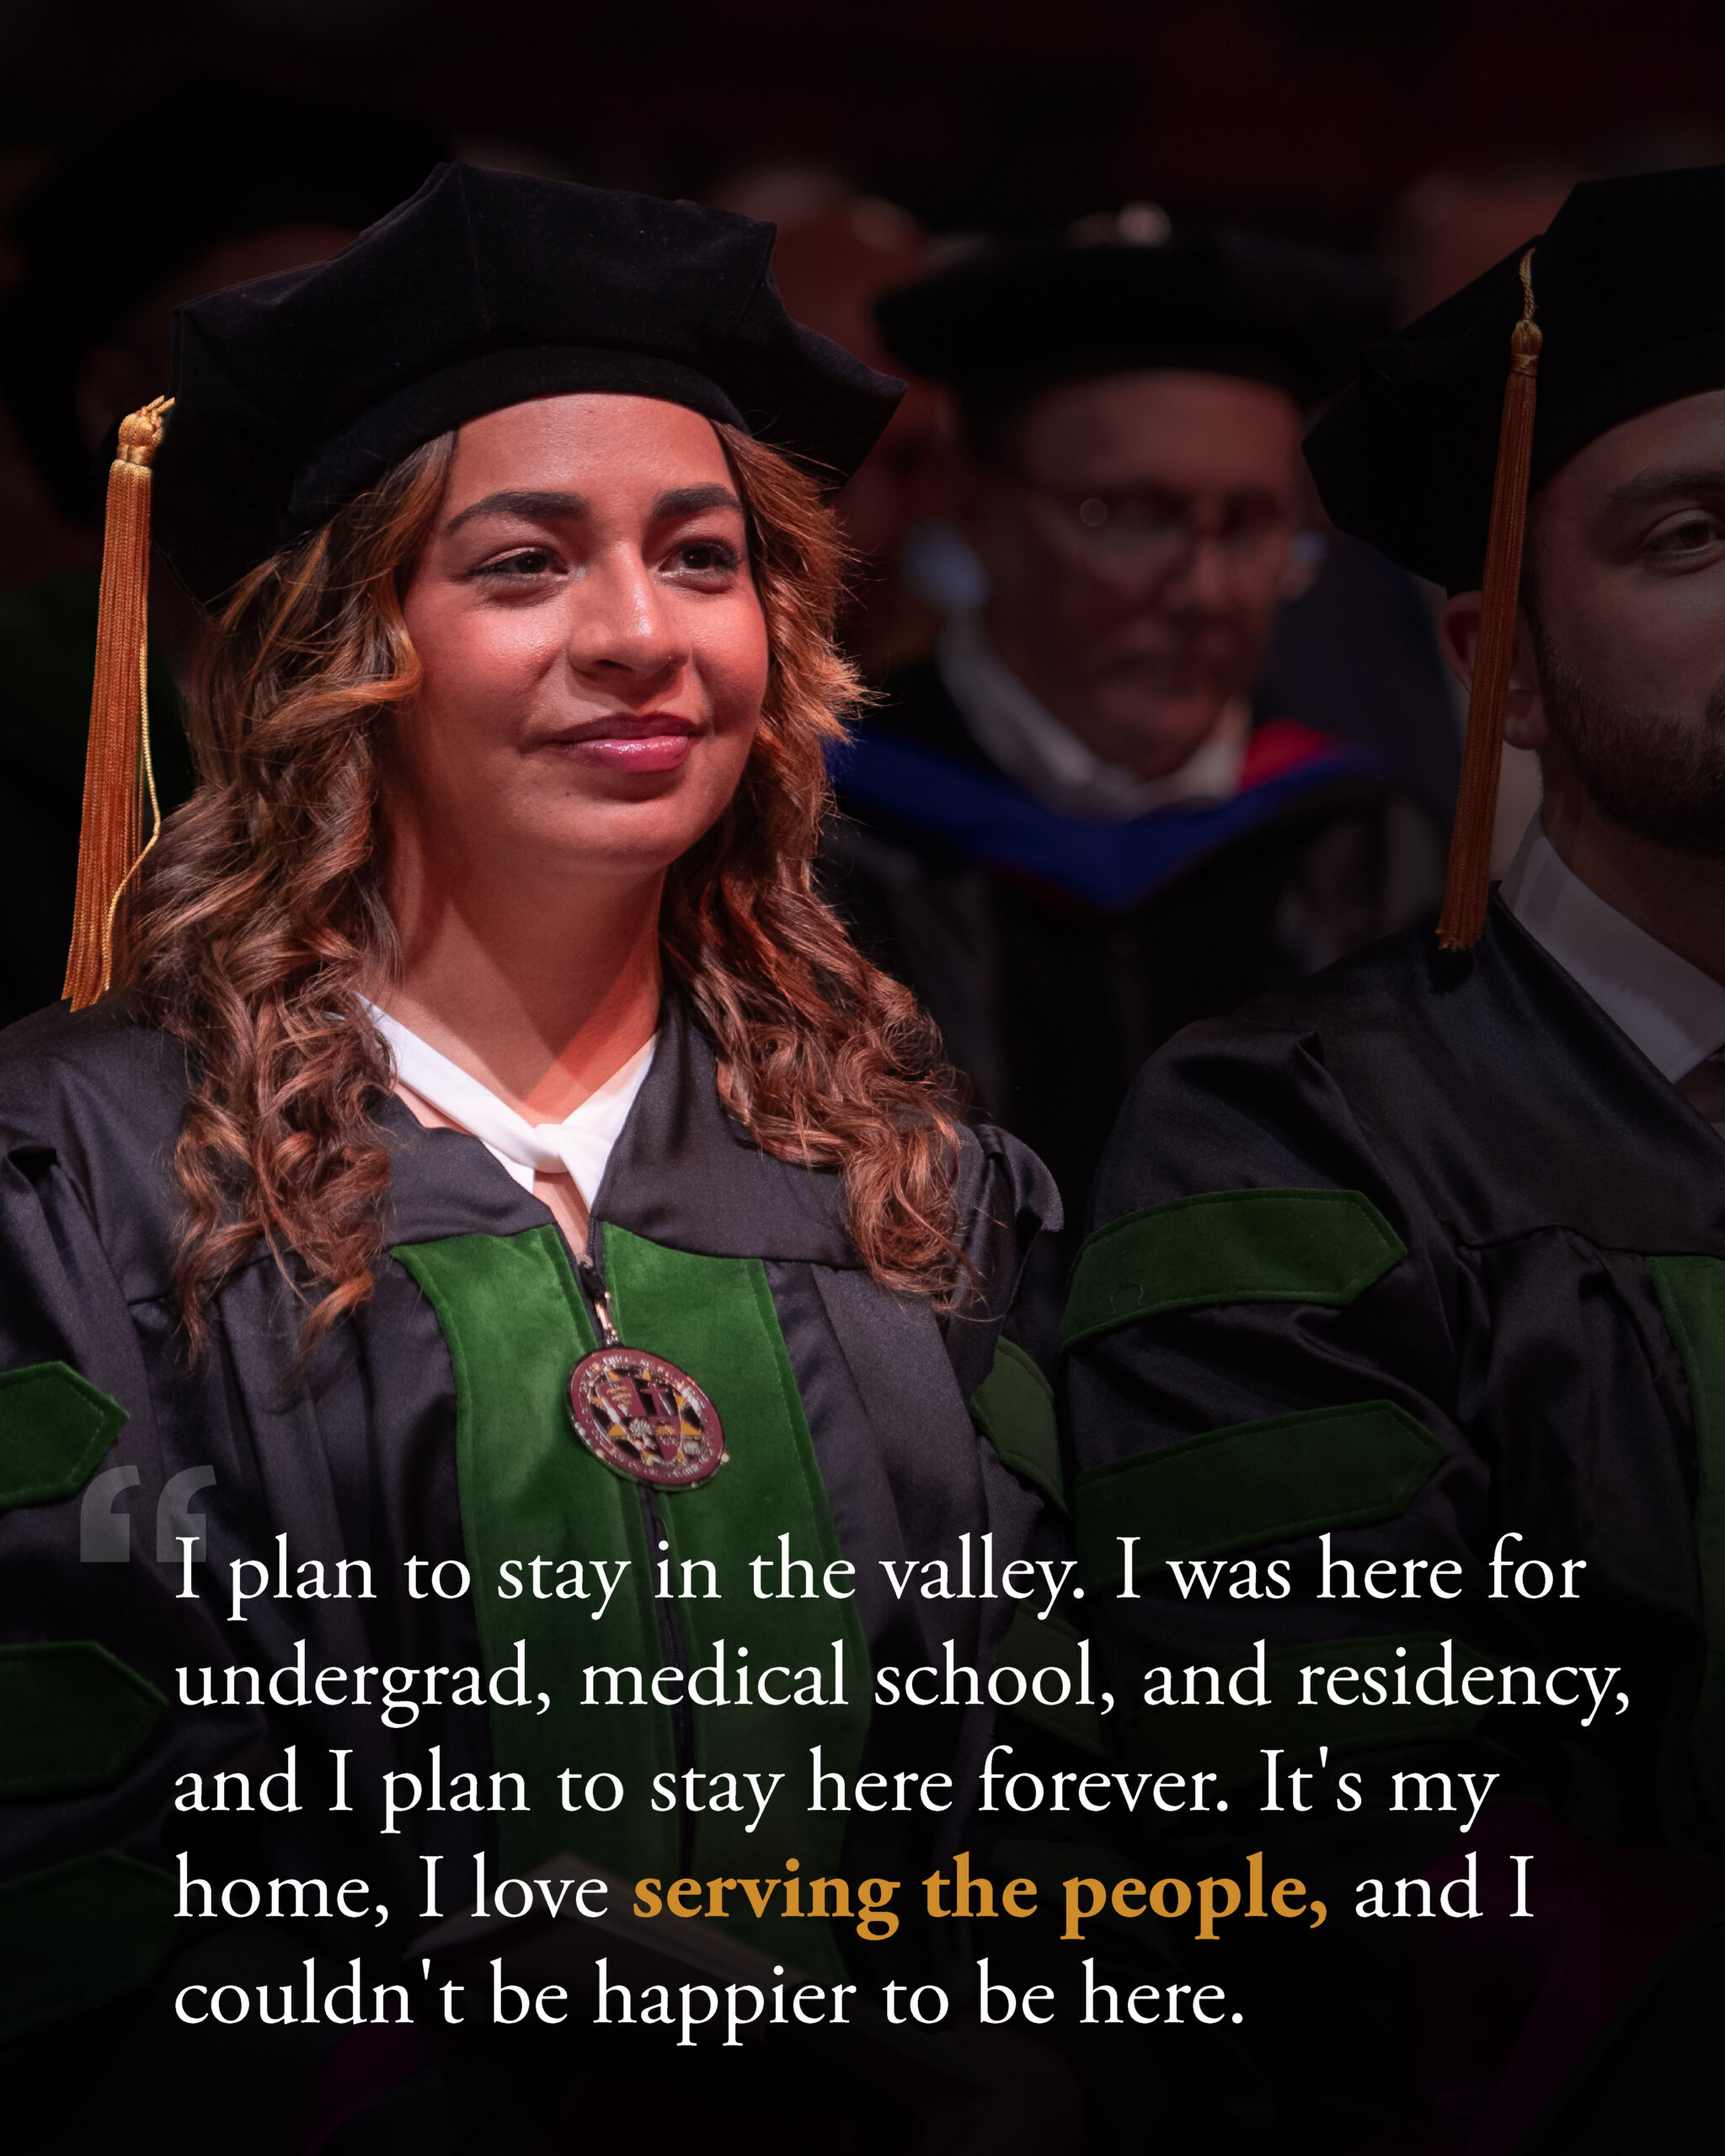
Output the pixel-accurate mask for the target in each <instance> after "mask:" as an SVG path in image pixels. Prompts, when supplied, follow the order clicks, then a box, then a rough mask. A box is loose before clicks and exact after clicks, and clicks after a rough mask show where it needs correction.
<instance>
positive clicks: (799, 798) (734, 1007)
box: [115, 426, 968, 1350]
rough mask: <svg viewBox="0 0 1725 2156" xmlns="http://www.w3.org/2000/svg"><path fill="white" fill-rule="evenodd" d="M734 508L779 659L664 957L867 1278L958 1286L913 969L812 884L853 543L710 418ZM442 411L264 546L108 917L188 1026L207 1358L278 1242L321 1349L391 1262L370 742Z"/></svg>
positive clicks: (145, 989)
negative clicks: (330, 511)
mask: <svg viewBox="0 0 1725 2156" xmlns="http://www.w3.org/2000/svg"><path fill="white" fill-rule="evenodd" d="M718 433H719V435H720V436H721V437H722V439H723V441H724V448H725V451H726V454H727V455H728V456H729V460H730V463H731V467H732V470H733V472H734V475H735V478H736V481H737V485H738V488H739V491H740V494H741V496H742V499H743V502H744V505H745V511H746V515H747V520H748V525H749V531H750V562H751V567H752V570H753V574H754V579H755V584H756V591H757V593H758V595H759V597H760V601H761V611H762V613H763V615H764V616H765V618H766V633H767V641H768V648H769V653H770V666H769V674H768V686H767V690H766V698H765V701H764V703H763V705H762V709H761V723H760V726H759V728H758V730H757V732H756V738H755V741H754V744H753V747H752V748H751V750H750V755H749V759H748V761H747V764H746V765H745V769H744V772H743V776H742V779H741V782H740V785H739V786H738V788H737V792H736V793H735V795H734V798H732V800H731V803H730V804H729V807H728V809H726V811H725V813H724V815H723V816H722V817H721V818H720V819H719V820H718V823H717V824H716V825H714V826H713V829H712V830H709V831H708V833H707V834H706V835H705V836H704V837H702V839H701V840H699V841H697V843H696V845H695V846H692V848H691V849H690V850H689V851H688V852H687V853H686V854H685V855H684V856H683V857H681V860H679V861H677V862H675V863H674V864H673V866H672V867H671V869H670V873H669V875H668V877H667V879H666V884H665V896H664V899H663V903H662V906H661V910H660V945H661V949H662V953H663V956H664V962H665V970H666V973H667V974H668V976H669V978H670V980H671V981H672V982H674V983H675V984H676V985H677V986H679V987H680V988H681V991H682V992H683V994H684V995H685V996H686V998H687V1001H688V1003H689V1006H690V1007H691V1009H692V1012H693V1014H694V1017H695V1019H696V1021H697V1023H698V1024H699V1026H700V1027H701V1028H702V1031H703V1032H704V1033H705V1034H706V1036H707V1038H708V1040H709V1041H710V1042H711V1043H712V1046H713V1053H714V1056H715V1059H716V1062H717V1066H718V1091H719V1096H720V1098H721V1100H722V1101H723V1102H724V1106H725V1107H726V1108H727V1109H728V1110H729V1113H731V1114H732V1115H733V1116H734V1118H736V1120H737V1122H738V1123H740V1124H741V1126H742V1127H743V1129H745V1131H746V1132H747V1133H748V1134H749V1136H750V1139H753V1141H754V1142H755V1144H756V1145H758V1146H760V1147H761V1150H763V1151H765V1152H767V1153H771V1154H772V1155H775V1156H776V1157H777V1158H778V1159H781V1160H785V1161H795V1162H798V1163H799V1164H804V1165H811V1166H819V1167H828V1168H836V1169H837V1170H838V1171H840V1172H841V1176H842V1178H843V1188H844V1197H845V1203H846V1222H847V1226H848V1230H849V1233H850V1236H851V1240H852V1243H853V1245H854V1246H855V1248H856V1251H857V1255H858V1256H859V1257H861V1258H862V1259H863V1262H864V1263H865V1264H866V1265H867V1266H868V1269H869V1271H870V1272H871V1273H873V1276H874V1277H875V1278H876V1279H878V1280H879V1281H880V1282H881V1283H883V1284H884V1285H885V1286H886V1287H888V1288H889V1289H893V1290H895V1291H896V1292H899V1293H901V1294H910V1295H915V1296H918V1297H926V1298H928V1299H931V1300H932V1301H934V1302H935V1303H936V1304H937V1305H940V1306H943V1307H945V1306H948V1305H950V1304H951V1302H952V1301H953V1299H954V1298H955V1296H956V1295H957V1294H958V1292H959V1286H960V1283H961V1282H962V1281H963V1280H964V1278H965V1276H966V1274H967V1273H968V1267H965V1265H964V1261H963V1258H962V1257H961V1254H960V1251H959V1241H958V1234H957V1223H956V1219H955V1207H956V1198H955V1185H956V1177H957V1163H958V1153H959V1118H960V1115H961V1113H962V1107H963V1102H962V1098H961V1095H960V1091H959V1081H957V1080H956V1078H955V1077H954V1076H953V1074H952V1073H951V1072H950V1070H948V1068H947V1066H946V1065H945V1063H944V1061H943V1058H942V1055H941V1052H940V1047H939V1042H938V1038H937V1034H936V1033H935V1031H934V1028H933V1027H932V1023H931V1022H930V1021H929V1019H928V1018H927V1017H926V1016H925V1014H924V1013H923V1011H922V1010H921V1007H920V1006H919V1005H918V1004H917V1003H916V1000H915V999H914V997H912V996H911V994H910V993H909V991H908V990H905V989H904V988H902V987H901V986H900V985H899V984H898V983H897V982H895V981H894V980H892V979H890V978H889V976H887V975H886V974H883V973H881V972H879V970H878V969H876V968H875V967H873V966H872V965H870V964H869V963H868V962H867V960H866V959H864V958H863V957H862V955H861V954H860V953H858V952H857V949H856V948H855V947H854V946H853V945H852V942H851V941H850V939H849V937H848V936H847V935H846V932H845V930H844V928H843V926H841V923H840V921H839V920H838V918H837V917H836V915H835V914H834V913H833V912H832V910H831V909H830V907H829V906H828V905H826V904H825V901H824V900H823V899H821V897H820V894H819V893H818V891H817V889H816V888H815V883H814V860H815V852H816V847H817V844H818V841H819V838H820V827H821V825H822V822H823V819H825V815H826V814H827V813H828V811H829V809H830V801H831V795H830V787H829V785H828V782H827V776H826V770H825V760H824V755H823V751H824V750H825V747H826V745H827V744H829V743H830V742H833V741H835V740H837V739H840V738H841V736H842V734H843V731H844V723H843V713H844V712H845V711H846V708H847V707H849V706H850V705H852V703H853V702H854V701H855V699H856V697H857V693H858V691H857V683H856V680H855V678H854V676H853V675H852V670H851V668H850V666H849V664H848V663H847V662H846V659H844V657H843V656H842V654H841V653H840V652H839V650H838V649H837V648H836V645H835V643H834V642H833V636H832V624H833V619H834V616H835V613H836V607H837V605H838V601H839V598H840V595H841V582H842V569H843V550H842V547H841V542H840V540H839V537H838V534H837V530H836V524H835V521H834V519H833V516H832V513H831V511H830V510H829V509H828V508H827V507H826V506H825V504H823V502H822V500H821V499H820V494H819V492H818V490H817V489H816V488H815V486H814V483H813V482H812V481H811V480H809V478H806V477H805V476H804V474H803V473H802V472H800V471H799V470H798V468H797V467H795V466H794V465H793V464H791V463H790V462H788V461H787V460H786V459H785V458H784V457H782V456H780V455H778V454H777V451H772V450H770V449H767V448H765V447H763V446H761V444H759V443H758V442H756V441H753V440H750V438H749V437H748V436H747V435H743V434H741V433H740V432H739V431H738V430H734V429H733V428H729V427H725V426H720V427H719V428H718ZM454 451H455V436H454V435H452V434H451V435H443V436H441V437H440V438H438V439H437V440H434V441H430V442H428V443H426V444H425V446H423V447H422V448H420V449H418V450H415V451H414V452H413V453H412V454H411V455H410V456H408V457H406V458H405V459H404V460H403V462H401V463H400V464H398V466H396V467H394V469H393V471H391V472H389V473H387V475H386V476H385V477H384V478H382V480H381V481H380V482H379V483H377V485H376V486H374V487H373V488H371V490H370V491H369V492H367V493H366V494H364V495H362V496H361V497H360V499H357V500H355V501H354V502H351V503H350V504H347V505H345V506H344V507H343V508H342V509H341V510H339V511H338V512H337V514H336V515H334V517H333V518H332V519H331V520H330V521H329V522H328V524H327V525H325V526H323V528H322V529H321V530H320V531H316V532H314V533H313V534H312V536H309V537H308V538H306V539H304V540H302V541H301V542H298V543H297V544H295V545H293V546H291V547H286V548H284V549H283V550H282V551H281V552H279V553H277V554H275V555H273V556H272V557H271V558H270V559H269V560H268V561H265V562H264V563H260V564H259V567H258V568H255V569H254V570H253V571H252V572H251V573H250V574H249V575H248V576H247V577H246V578H245V579H244V580H243V583H242V584H240V585H239V586H238V589H237V590H236V591H235V592H234V594H233V595H232V599H231V600H230V601H229V602H228V604H227V606H226V608H225V610H224V611H223V612H222V616H221V618H220V620H219V622H217V623H216V627H215V630H214V632H213V634H212V636H211V639H210V643H209V645H208V648H207V649H206V653H205V654H204V657H203V659H202V662H201V664H200V669H199V672H198V679H197V682H196V686H195V692H194V696H193V720H192V732H193V745H194V750H195V755H196V757H197V760H198V766H199V771H200V777H201V783H200V787H199V788H198V790H197V792H196V793H195V795H194V796H193V798H192V799H191V800H190V802H189V803H187V804H186V805H185V806H184V808H183V809H180V810H179V812H178V814H176V815H174V817H173V818H172V819H170V820H169V822H168V825H167V826H166V828H165V829H164V830H163V835H162V838H161V841H160V842H159V844H158V846H157V847H156V849H155V851H153V852H152V854H151V855H150V857H148V860H147V862H146V864H145V869H144V873H142V876H141V878H140V882H139V887H138V889H137V892H136V896H135V898H134V899H132V901H131V905H130V906H129V908H128V910H127V917H126V921H125V922H124V923H123V932H122V937H121V942H120V951H119V953H118V954H117V963H116V967H115V980H116V985H120V986H121V987H123V988H125V989H126V990H128V991H130V993H131V995H133V996H134V997H135V998H136V1001H138V1002H139V1003H140V1004H141V1006H142V1009H143V1011H144V1013H145V1014H146V1015H147V1017H150V1018H152V1019H153V1020H154V1022H156V1023H158V1025H160V1026H162V1027H163V1028H164V1029H166V1030H167V1031H168V1033H172V1034H174V1036H175V1037H176V1038H179V1039H180V1040H182V1041H184V1043H186V1044H187V1046H188V1048H189V1049H190V1051H191V1057H190V1060H191V1067H192V1083H191V1089H190V1096H189V1098H188V1100H187V1103H186V1109H185V1114H184V1121H183V1123H182V1125H181V1129H180V1135H179V1144H178V1146H177V1149H176V1151H175V1155H174V1166H175V1170H176V1172H177V1175H178V1177H179V1183H180V1187H181V1189H182V1190H183V1192H184V1199H185V1219H184V1231H183V1235H182V1241H181V1246H180V1251H179V1262H178V1268H177V1275H176V1284H177V1288H178V1291H179V1299H180V1305H181V1309H182V1311H183V1313H184V1321H185V1323H186V1326H187V1328H188V1331H189V1332H190V1337H191V1342H192V1345H193V1348H194V1350H196V1348H199V1347H200V1345H201V1343H202V1341H203V1338H204V1336H205V1332H206V1326H207V1311H208V1306H209V1303H210V1299H211V1296H212V1295H213V1294H214V1293H215V1292H216V1289H218V1288H219V1287H220V1285H221V1283H222V1281H223V1280H224V1279H225V1278H227V1276H228V1275H229V1274H230V1273H232V1271H233V1269H234V1268H235V1267H238V1266H239V1265H241V1264H243V1263H244V1262H246V1261H247V1260H248V1258H250V1257H252V1255H253V1254H254V1252H255V1251H257V1250H258V1248H259V1246H260V1245H261V1246H264V1247H266V1248H267V1249H268V1250H269V1251H270V1252H271V1253H273V1255H274V1256H275V1260H276V1262H278V1263H279V1264H280V1266H281V1267H282V1268H283V1270H284V1272H285V1273H287V1274H288V1276H289V1278H291V1279H292V1280H294V1282H295V1283H296V1286H297V1287H298V1288H299V1289H300V1290H301V1292H302V1293H303V1294H305V1295H306V1296H307V1299H308V1302H309V1308H308V1310H307V1318H306V1324H305V1336H304V1337H305V1342H306V1345H307V1349H308V1350H309V1348H311V1347H312V1346H314V1345H315V1344H316V1342H317V1341H318V1339H319V1338H321V1337H323V1335H324V1334H325V1333H326V1332H328V1331H329V1330H330V1328H331V1327H332V1326H335V1325H336V1324H337V1323H338V1322H339V1321H340V1320H341V1319H343V1318H344V1317H345V1316H347V1315H349V1314H350V1313H351V1312H353V1311H355V1310H358V1309H359V1308H360V1306H361V1305H363V1304H364V1303H365V1302H366V1299H367V1298H368V1296H369V1295H370V1294H371V1289H372V1286H373V1282H374V1278H375V1276H376V1272H377V1266H378V1264H379V1262H380V1261H381V1259H382V1255H383V1217H382V1216H383V1200H384V1197H385V1194H386V1192H387V1187H388V1182H389V1156H388V1153H387V1148H386V1145H385V1142H384V1139H383V1135H382V1130H381V1129H380V1127H379V1125H378V1123H377V1110H378V1108H379V1107H380V1106H381V1105H382V1101H383V1098H384V1097H385V1096H386V1095H387V1092H388V1091H389V1088H390V1085H391V1080H392V1073H391V1068H390V1062H389V1058H388V1054H387V1050H386V1049H385V1047H384V1045H383V1043H382V1039H381V1038H380V1037H379V1035H378V1033H377V1029H376V1027H374V1026H373V1025H372V1024H371V1021H370V1018H369V1017H368V1016H367V1014H366V1007H365V1001H364V998H365V996H366V994H367V993H368V992H375V990H376V989H377V985H378V984H379V983H380V981H387V979H389V977H390V975H391V973H392V971H393V968H394V967H395V966H396V964H397V963H398V949H397V942H396V935H395V928H394V924H393V921H392V920H391V918H390V915H389V911H388V908H387V905H386V903H385V898H384V889H383V874H382V869H383V860H384V845H385V840H386V830H385V825H384V819H383V811H382V772H383V761H384V750H385V743H386V738H387V731H388V728H389V727H390V725H391V723H393V718H394V715H395V714H396V713H397V712H399V711H403V710H405V709H406V708H408V707H410V706H411V704H412V702H413V699H414V695H415V693H416V691H417V690H418V688H419V682H420V664H419V659H418V657H417V656H416V654H415V653H414V647H413V643H412V641H411V639H410V638H409V634H408V631H407V625H406V622H405V621H404V619H403V612H402V597H403V592H404V591H405V590H406V587H407V584H408V581H409V576H410V574H411V571H412V568H413V564H414V561H415V560H416V559H417V557H418V555H419V550H420V548H421V547H422V546H423V544H424V542H425V538H426V537H427V536H428V535H429V532H430V528H431V526H432V524H433V522H434V520H435V517H436V514H437V510H438V507H439V504H440V503H441V499H442V497H443V493H444V489H445V487H446V483H447V479H448V476H449V472H450V467H451V462H452V461H453V457H454Z"/></svg>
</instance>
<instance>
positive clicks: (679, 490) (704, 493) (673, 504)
mask: <svg viewBox="0 0 1725 2156" xmlns="http://www.w3.org/2000/svg"><path fill="white" fill-rule="evenodd" d="M707 509H729V510H735V511H736V513H737V515H739V516H740V515H742V513H743V504H741V503H740V501H739V500H738V499H737V498H736V496H735V495H734V494H733V493H732V492H731V490H730V488H729V487H721V486H718V485H716V484H715V485H712V486H706V487H673V488H671V490H670V493H669V494H661V495H660V497H659V499H658V500H657V501H656V502H654V504H653V517H654V522H655V523H657V522H658V521H659V520H660V519H661V518H665V517H673V516H698V515H700V514H701V512H702V510H707Z"/></svg>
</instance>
